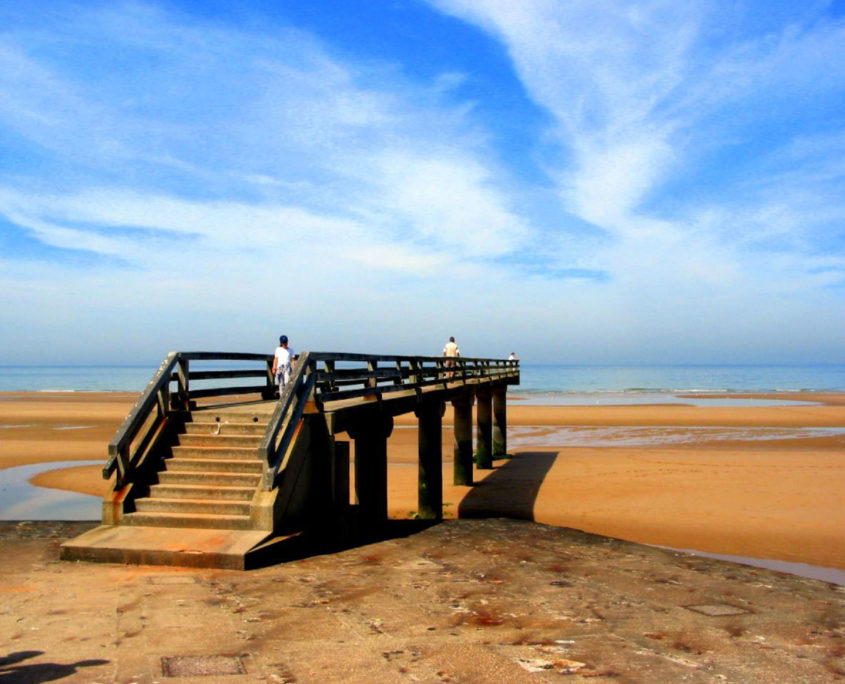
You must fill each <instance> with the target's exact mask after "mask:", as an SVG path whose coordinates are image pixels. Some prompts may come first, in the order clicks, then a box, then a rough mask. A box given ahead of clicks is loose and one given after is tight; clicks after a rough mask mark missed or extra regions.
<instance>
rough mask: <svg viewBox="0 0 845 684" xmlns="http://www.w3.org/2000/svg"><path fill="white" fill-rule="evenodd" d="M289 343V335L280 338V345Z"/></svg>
mask: <svg viewBox="0 0 845 684" xmlns="http://www.w3.org/2000/svg"><path fill="white" fill-rule="evenodd" d="M287 342H288V336H287V335H282V336H281V337H280V338H279V344H287Z"/></svg>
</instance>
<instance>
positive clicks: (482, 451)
mask: <svg viewBox="0 0 845 684" xmlns="http://www.w3.org/2000/svg"><path fill="white" fill-rule="evenodd" d="M491 414H492V410H491V401H490V393H489V392H479V393H478V395H477V398H476V406H475V426H476V433H475V434H476V443H475V465H477V466H478V467H479V468H484V469H487V468H492V467H493V421H492V416H491Z"/></svg>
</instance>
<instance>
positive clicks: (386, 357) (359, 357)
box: [310, 351, 519, 365]
mask: <svg viewBox="0 0 845 684" xmlns="http://www.w3.org/2000/svg"><path fill="white" fill-rule="evenodd" d="M310 354H311V360H312V361H361V362H368V361H389V362H394V363H395V362H396V361H404V362H407V363H411V362H420V361H423V362H432V363H433V362H441V361H443V360H444V359H448V360H450V361H460V362H463V363H479V362H484V363H494V364H497V365H505V364H507V365H517V364H518V363H519V362H518V361H509V360H508V359H490V358H482V357H474V356H457V357H455V356H448V357H447V356H419V355H416V356H415V355H407V354H356V353H348V352H318V351H312V352H310Z"/></svg>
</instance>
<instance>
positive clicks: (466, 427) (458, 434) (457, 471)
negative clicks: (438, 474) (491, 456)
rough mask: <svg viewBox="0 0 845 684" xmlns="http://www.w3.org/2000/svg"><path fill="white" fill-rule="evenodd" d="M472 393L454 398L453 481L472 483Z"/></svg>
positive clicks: (469, 484) (465, 483)
mask: <svg viewBox="0 0 845 684" xmlns="http://www.w3.org/2000/svg"><path fill="white" fill-rule="evenodd" d="M472 400H473V398H472V395H471V394H466V395H464V396H462V397H459V398H457V399H453V400H452V411H453V414H454V423H455V427H454V431H455V449H454V458H453V460H452V475H453V480H452V481H453V483H454V484H456V485H465V486H471V485H472Z"/></svg>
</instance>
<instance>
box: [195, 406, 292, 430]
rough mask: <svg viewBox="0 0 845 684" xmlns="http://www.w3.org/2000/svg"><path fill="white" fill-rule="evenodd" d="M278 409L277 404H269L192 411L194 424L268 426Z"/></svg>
mask: <svg viewBox="0 0 845 684" xmlns="http://www.w3.org/2000/svg"><path fill="white" fill-rule="evenodd" d="M275 409H276V402H269V403H267V404H265V405H263V406H261V407H239V408H232V407H228V408H220V407H218V408H206V409H195V410H193V411H191V416H190V419H191V422H194V423H227V422H228V423H261V424H262V425H267V423H268V422H269V421H270V416H272V415H273V411H274V410H275Z"/></svg>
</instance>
